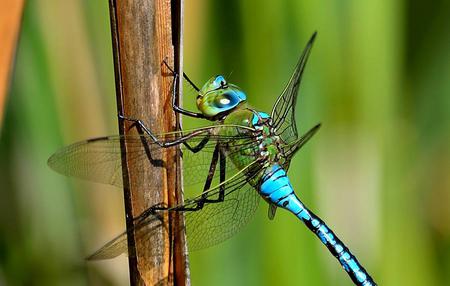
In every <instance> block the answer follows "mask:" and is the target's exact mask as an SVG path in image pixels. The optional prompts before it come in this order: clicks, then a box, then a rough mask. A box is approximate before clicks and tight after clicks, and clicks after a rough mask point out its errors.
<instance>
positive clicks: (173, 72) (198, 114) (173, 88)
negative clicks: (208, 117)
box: [163, 60, 205, 118]
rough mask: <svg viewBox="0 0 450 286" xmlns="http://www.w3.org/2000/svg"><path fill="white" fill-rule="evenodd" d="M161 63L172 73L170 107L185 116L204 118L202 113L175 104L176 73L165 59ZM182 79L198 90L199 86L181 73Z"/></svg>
mask: <svg viewBox="0 0 450 286" xmlns="http://www.w3.org/2000/svg"><path fill="white" fill-rule="evenodd" d="M163 63H164V64H165V65H166V67H167V68H168V69H169V70H170V72H171V73H172V74H173V82H172V108H173V110H174V111H175V112H177V113H181V114H184V115H186V116H190V117H195V118H205V116H204V115H203V114H202V113H197V112H192V111H189V110H186V109H183V108H181V107H180V106H178V105H177V102H176V99H177V88H176V87H177V83H178V73H176V72H175V71H174V70H173V69H172V68H171V67H170V66H169V64H168V63H167V62H166V60H164V61H163ZM183 77H184V79H186V80H187V81H188V82H189V84H190V85H191V86H192V87H193V88H194V89H195V90H196V91H199V88H198V87H197V86H196V85H195V84H194V83H193V82H192V81H191V80H190V79H189V77H188V76H187V75H186V74H185V73H183Z"/></svg>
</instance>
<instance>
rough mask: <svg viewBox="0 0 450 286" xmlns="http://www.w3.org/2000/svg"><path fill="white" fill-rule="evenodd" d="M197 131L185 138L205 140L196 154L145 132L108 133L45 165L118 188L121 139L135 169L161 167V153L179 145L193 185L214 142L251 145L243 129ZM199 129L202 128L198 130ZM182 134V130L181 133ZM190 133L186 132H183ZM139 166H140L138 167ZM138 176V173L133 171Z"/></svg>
mask: <svg viewBox="0 0 450 286" xmlns="http://www.w3.org/2000/svg"><path fill="white" fill-rule="evenodd" d="M219 128H235V129H236V132H235V133H236V134H238V135H236V136H228V137H226V136H218V135H214V134H211V133H217V132H218V129H219ZM199 130H200V132H199V134H196V136H194V137H192V138H189V139H188V140H186V143H187V144H189V145H190V146H191V147H194V146H196V145H198V144H201V142H202V141H204V140H206V139H208V142H207V143H206V144H205V145H204V147H203V149H201V150H200V151H198V152H197V153H193V152H192V151H190V150H189V149H188V148H187V147H186V146H185V145H182V144H180V145H176V146H173V147H170V148H161V147H160V146H159V145H157V144H156V143H154V142H153V140H152V139H151V138H149V137H148V136H146V135H135V136H119V135H117V136H109V137H101V138H95V139H90V140H86V141H81V142H78V143H75V144H72V145H69V146H66V147H64V148H62V149H61V150H59V151H58V152H56V153H55V154H53V155H52V156H51V157H50V158H49V160H48V165H49V166H50V167H51V168H52V169H54V170H55V171H57V172H58V173H61V174H63V175H66V176H69V177H76V178H81V179H85V180H89V181H93V182H98V183H104V184H111V185H115V186H118V187H122V185H123V182H122V155H121V154H122V149H121V142H124V143H125V144H126V153H127V160H128V162H130V163H132V164H133V165H134V166H137V168H135V169H134V170H136V172H144V168H143V167H144V166H148V165H149V164H151V165H153V166H155V167H163V166H164V160H163V159H162V158H165V154H166V153H167V154H173V153H174V152H173V150H174V148H181V150H182V154H183V171H184V177H185V178H186V180H185V185H186V186H188V185H193V184H196V183H199V182H202V181H205V180H206V176H207V174H208V170H209V165H210V162H211V158H212V153H213V151H214V148H215V146H216V144H217V143H218V142H221V143H226V142H229V141H230V140H232V141H236V140H239V141H240V142H242V145H243V146H246V145H249V146H251V144H252V142H253V141H252V139H253V137H252V136H250V135H249V133H248V131H249V130H247V129H243V128H240V127H236V126H229V127H226V126H225V127H224V126H221V127H219V126H212V127H207V128H206V127H205V128H202V129H197V130H194V131H193V132H198V131H199ZM202 130H205V131H204V132H202ZM185 134H186V132H185ZM187 134H190V133H187ZM181 135H182V134H181V133H179V132H175V133H170V134H164V135H161V136H159V140H161V141H162V142H170V141H173V140H175V139H176V138H178V137H179V136H181ZM140 166H142V168H140ZM234 171H236V170H235V167H234V165H233V164H231V163H230V164H227V172H234ZM136 175H137V176H139V175H140V174H139V173H138V174H136Z"/></svg>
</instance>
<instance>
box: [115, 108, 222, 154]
mask: <svg viewBox="0 0 450 286" xmlns="http://www.w3.org/2000/svg"><path fill="white" fill-rule="evenodd" d="M118 116H119V118H120V119H122V120H126V121H130V122H133V124H135V125H137V126H138V128H140V129H141V130H142V131H143V132H145V133H146V134H147V135H148V136H150V138H151V139H152V140H153V141H154V142H155V143H156V144H158V146H160V147H162V148H168V147H172V146H176V145H178V144H181V143H184V142H186V141H187V140H189V139H191V138H192V137H195V136H198V135H200V134H206V135H207V137H206V138H208V140H209V136H210V133H211V130H212V129H213V128H216V127H215V126H211V127H209V128H204V129H201V130H196V131H193V132H191V133H189V134H186V135H183V136H181V137H180V138H177V139H174V140H172V141H168V142H162V141H160V140H159V139H158V138H157V137H156V135H155V134H153V133H152V132H151V131H150V129H149V128H148V127H147V126H146V125H145V123H144V122H143V121H142V120H140V119H135V118H130V117H125V116H123V115H121V114H119V115H118ZM208 140H206V139H203V140H202V141H201V142H200V143H199V144H198V145H197V146H195V147H191V146H186V147H188V149H192V150H196V152H198V151H200V150H201V148H203V147H204V146H205V145H206V143H207V142H208Z"/></svg>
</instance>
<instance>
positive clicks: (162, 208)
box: [134, 143, 226, 223]
mask: <svg viewBox="0 0 450 286" xmlns="http://www.w3.org/2000/svg"><path fill="white" fill-rule="evenodd" d="M219 157H220V183H223V182H224V181H225V170H226V160H225V155H224V154H223V153H222V152H220V147H219V143H218V144H217V145H216V147H215V148H214V152H213V156H212V159H211V164H210V166H209V171H208V176H207V177H206V181H205V185H204V187H203V192H202V196H201V198H200V199H198V200H197V201H196V202H195V206H193V207H187V206H179V207H176V208H169V207H167V206H165V205H164V204H162V203H161V204H156V205H154V206H152V207H150V208H148V209H147V210H145V211H144V212H142V213H141V214H140V215H139V216H137V217H136V218H135V219H134V220H135V221H137V222H138V223H139V222H142V221H144V220H145V219H146V218H147V217H149V216H150V215H156V213H157V212H158V211H176V212H181V211H198V210H201V209H202V208H203V206H204V205H205V203H218V202H223V200H224V198H225V187H224V186H223V185H221V186H220V190H219V198H217V199H208V197H207V193H206V192H207V191H208V190H209V189H210V188H211V184H212V180H213V178H214V174H215V172H216V166H217V162H218V161H219Z"/></svg>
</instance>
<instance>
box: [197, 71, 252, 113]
mask: <svg viewBox="0 0 450 286" xmlns="http://www.w3.org/2000/svg"><path fill="white" fill-rule="evenodd" d="M246 100H247V96H246V95H245V93H244V92H243V91H242V90H241V89H240V88H239V87H238V86H236V85H234V84H230V83H227V81H226V80H225V78H224V77H223V76H221V75H218V76H215V77H212V78H211V79H210V80H208V81H207V82H206V83H205V85H204V86H203V87H202V89H201V90H200V91H199V94H198V96H197V108H198V109H199V110H200V111H201V113H202V114H203V115H204V116H205V117H206V118H207V119H209V120H214V121H215V120H220V119H222V118H223V117H224V116H226V115H227V114H228V113H230V112H231V111H233V110H234V109H235V108H236V107H238V106H239V105H241V103H244V102H245V101H246Z"/></svg>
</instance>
